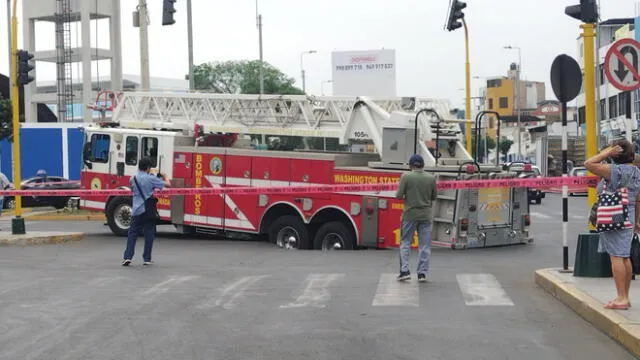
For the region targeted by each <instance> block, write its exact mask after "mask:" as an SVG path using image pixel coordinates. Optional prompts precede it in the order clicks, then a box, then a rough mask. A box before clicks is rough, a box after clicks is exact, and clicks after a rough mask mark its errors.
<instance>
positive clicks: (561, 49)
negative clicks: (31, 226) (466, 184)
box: [0, 0, 637, 106]
mask: <svg viewBox="0 0 640 360" xmlns="http://www.w3.org/2000/svg"><path fill="white" fill-rule="evenodd" d="M32 1H33V0H32ZM38 1H43V2H44V1H52V2H53V1H55V0H38ZM100 1H106V0H100ZM192 2H193V10H194V18H193V22H194V24H193V26H194V44H195V51H194V56H195V62H196V64H198V63H202V62H207V61H216V60H233V59H257V58H258V32H257V29H256V25H255V6H256V5H255V1H254V0H192ZM636 2H637V1H636V0H601V10H602V18H603V20H606V19H609V18H619V17H633V16H634V15H635V13H636V11H635V8H636V5H635V4H636ZM448 3H449V0H395V1H388V0H322V1H312V0H261V1H260V3H259V9H260V13H261V14H262V15H263V23H264V25H263V41H264V59H265V61H268V62H270V63H271V64H273V65H275V66H277V67H278V68H280V69H281V70H282V71H284V72H285V73H286V74H288V75H289V76H293V77H295V78H296V80H297V81H296V84H297V86H299V87H302V85H301V80H300V52H302V51H305V50H309V49H313V50H317V51H318V53H317V54H314V55H309V56H305V69H306V71H307V90H308V92H311V93H312V94H317V95H320V93H321V83H322V81H325V80H330V79H331V52H332V51H334V50H368V49H379V48H382V47H384V48H389V49H395V50H396V64H397V90H398V96H420V97H437V98H448V99H450V100H452V101H453V103H454V105H456V106H461V105H462V104H463V97H464V91H463V90H461V89H463V88H464V33H463V30H462V28H461V29H459V30H456V31H454V32H448V31H446V30H444V29H443V26H444V22H445V17H446V15H447V6H448ZM574 3H575V4H577V3H579V0H468V1H467V5H468V6H467V8H466V9H465V10H464V12H465V14H466V19H467V22H468V24H469V27H470V39H471V72H472V76H480V77H489V76H500V75H505V74H506V71H507V68H508V66H509V64H510V63H511V62H516V61H517V59H518V54H517V51H515V50H504V49H503V46H505V45H513V46H519V47H521V48H522V71H523V76H524V77H526V78H527V79H528V80H537V81H545V82H546V83H547V98H548V99H551V98H554V96H553V93H552V92H551V89H550V84H549V69H550V66H551V63H552V61H553V59H554V57H555V56H557V55H559V54H561V53H566V54H569V55H571V56H573V57H577V56H576V54H577V41H576V38H577V37H578V36H579V31H580V29H579V21H577V20H574V19H572V18H569V17H568V16H566V15H565V14H564V8H565V6H567V5H572V4H574ZM136 4H137V0H122V1H121V7H122V26H123V32H122V42H123V66H124V73H125V74H139V69H140V61H139V42H138V39H139V38H138V29H136V28H133V26H132V23H131V18H132V16H131V13H132V11H133V10H134V9H135V5H136ZM148 6H149V9H150V16H151V25H150V32H149V41H150V46H149V49H150V67H151V76H162V77H172V78H183V77H184V75H185V74H186V72H187V35H186V34H187V30H186V0H178V1H177V3H176V8H177V10H178V12H177V13H176V24H175V25H173V26H164V27H163V26H161V16H162V1H161V0H148ZM0 14H1V16H0V18H1V19H0V20H1V21H0V29H2V30H3V31H2V34H3V36H2V38H1V39H2V40H4V39H6V30H4V29H6V22H5V15H6V13H5V11H4V6H3V7H2V10H1V11H0ZM19 21H20V23H21V22H22V19H21V18H19ZM545 23H546V24H547V25H544V24H545ZM21 26H22V24H19V27H20V29H21ZM98 26H99V34H102V36H100V37H98V45H99V46H100V47H105V46H108V45H107V44H108V37H107V36H108V33H107V29H108V25H107V23H100V24H99V25H98ZM39 29H40V31H41V33H40V39H41V41H39V42H38V44H37V47H38V50H44V49H53V48H54V34H53V26H52V25H41V26H39ZM76 35H77V34H76V33H75V31H74V33H73V37H75V36H76ZM20 38H21V36H20ZM3 43H4V41H3ZM93 45H94V46H95V39H94V40H93ZM7 61H8V56H7V50H6V46H4V47H1V49H0V68H1V69H3V71H6V69H7V68H8V66H7ZM38 69H39V72H38V77H39V80H54V79H55V67H54V66H53V65H51V64H43V63H38ZM95 69H96V68H95V67H94V76H95ZM99 71H100V74H101V75H105V74H108V73H109V64H108V62H101V63H100V65H99ZM482 83H483V80H477V79H472V95H475V94H477V92H478V89H479V88H480V87H481V86H482ZM325 91H326V92H327V94H330V86H328V85H325Z"/></svg>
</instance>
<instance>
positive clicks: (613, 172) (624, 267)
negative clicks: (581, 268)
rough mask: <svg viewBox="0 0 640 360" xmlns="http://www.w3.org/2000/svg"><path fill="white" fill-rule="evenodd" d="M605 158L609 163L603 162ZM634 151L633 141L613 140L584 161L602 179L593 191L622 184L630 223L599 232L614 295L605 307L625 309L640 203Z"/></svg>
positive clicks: (600, 250) (588, 168) (639, 173)
mask: <svg viewBox="0 0 640 360" xmlns="http://www.w3.org/2000/svg"><path fill="white" fill-rule="evenodd" d="M605 160H609V163H606V162H605V163H603V161H605ZM634 160H635V153H634V151H633V144H631V143H630V142H629V141H627V140H616V141H614V142H613V143H612V144H611V146H609V147H607V148H605V149H603V150H602V151H600V153H599V154H597V155H595V156H593V157H591V158H590V159H588V160H587V161H585V162H584V167H585V168H587V170H588V171H590V172H591V173H593V174H594V175H596V176H599V177H601V178H602V180H601V181H600V182H599V183H598V186H597V188H596V191H597V192H598V194H599V193H600V192H601V191H602V190H603V186H605V185H604V184H606V187H607V189H608V190H610V191H615V190H616V189H619V188H621V187H624V186H625V185H626V187H627V189H628V199H629V203H628V205H627V207H628V215H629V221H630V222H631V223H632V224H633V226H632V227H631V228H629V229H617V230H615V229H614V230H609V231H603V232H601V233H600V239H599V244H598V251H599V252H603V253H604V252H606V253H607V254H609V257H610V258H611V270H612V272H613V280H614V283H615V286H616V290H617V293H618V296H617V297H616V298H615V299H613V300H611V301H609V302H608V303H606V304H605V305H604V307H605V308H607V309H617V310H627V309H629V307H630V306H631V302H630V301H629V287H630V286H631V277H632V271H631V260H630V253H631V240H632V239H633V234H634V232H636V233H637V232H639V231H640V221H639V218H640V211H638V212H636V211H635V210H636V205H637V204H638V203H640V197H639V194H640V169H638V167H637V166H635V165H634Z"/></svg>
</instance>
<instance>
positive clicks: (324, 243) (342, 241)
mask: <svg viewBox="0 0 640 360" xmlns="http://www.w3.org/2000/svg"><path fill="white" fill-rule="evenodd" d="M354 239H355V237H354V234H353V232H352V231H350V230H349V228H348V227H347V226H345V225H344V224H343V223H342V222H340V221H332V222H328V223H326V224H324V225H322V226H321V227H320V228H319V229H318V232H317V233H316V237H315V239H314V240H313V246H314V248H315V249H316V250H322V251H330V250H353V246H354Z"/></svg>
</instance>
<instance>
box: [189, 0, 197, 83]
mask: <svg viewBox="0 0 640 360" xmlns="http://www.w3.org/2000/svg"><path fill="white" fill-rule="evenodd" d="M187 37H188V43H189V90H191V91H193V90H195V79H194V74H193V14H192V12H191V0H187Z"/></svg>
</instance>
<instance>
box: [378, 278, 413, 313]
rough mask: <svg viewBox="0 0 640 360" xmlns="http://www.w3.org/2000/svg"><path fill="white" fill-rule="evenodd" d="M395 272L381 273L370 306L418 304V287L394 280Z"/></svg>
mask: <svg viewBox="0 0 640 360" xmlns="http://www.w3.org/2000/svg"><path fill="white" fill-rule="evenodd" d="M396 276H397V274H381V275H380V280H379V281H378V288H377V289H376V295H375V297H374V298H373V302H372V304H371V306H413V307H418V306H419V297H420V295H419V287H418V286H416V284H412V282H410V281H406V282H400V281H398V280H396Z"/></svg>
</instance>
